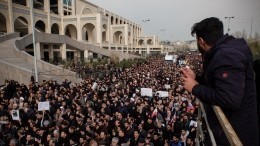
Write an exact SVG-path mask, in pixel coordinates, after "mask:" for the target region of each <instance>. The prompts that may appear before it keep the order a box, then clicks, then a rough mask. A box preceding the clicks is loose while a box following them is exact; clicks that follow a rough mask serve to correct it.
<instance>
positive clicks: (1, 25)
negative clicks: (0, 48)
mask: <svg viewBox="0 0 260 146" xmlns="http://www.w3.org/2000/svg"><path fill="white" fill-rule="evenodd" d="M5 33H7V28H6V18H5V16H4V15H3V14H1V13H0V35H3V34H5Z"/></svg>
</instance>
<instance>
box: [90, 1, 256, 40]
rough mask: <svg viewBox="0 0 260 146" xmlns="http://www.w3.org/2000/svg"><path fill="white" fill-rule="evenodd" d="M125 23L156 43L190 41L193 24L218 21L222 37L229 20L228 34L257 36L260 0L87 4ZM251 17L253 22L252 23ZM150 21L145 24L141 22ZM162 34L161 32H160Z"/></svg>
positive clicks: (97, 2)
mask: <svg viewBox="0 0 260 146" xmlns="http://www.w3.org/2000/svg"><path fill="white" fill-rule="evenodd" d="M87 1H89V2H91V3H93V4H96V5H98V6H100V7H102V8H104V9H106V10H109V11H111V12H113V13H116V14H118V15H119V16H122V17H123V18H126V19H129V20H131V21H133V22H135V23H137V24H139V25H141V26H142V28H143V30H144V31H143V33H144V35H153V34H154V35H158V36H159V38H160V40H169V41H173V40H174V41H175V40H193V39H195V38H194V37H192V36H191V35H190V30H191V27H192V25H193V24H194V23H196V22H199V21H201V20H202V19H204V18H207V17H218V18H219V19H221V20H222V21H223V23H224V28H225V33H226V32H227V29H228V19H225V17H231V16H234V18H233V19H230V23H229V27H230V31H229V33H230V34H233V33H234V32H237V31H240V32H242V31H243V30H245V31H246V32H247V35H248V36H249V34H250V32H251V22H252V36H254V35H255V32H258V33H260V0H87ZM252 17H253V21H252ZM147 19H150V21H149V22H143V21H142V20H147ZM164 29H165V31H161V30H164Z"/></svg>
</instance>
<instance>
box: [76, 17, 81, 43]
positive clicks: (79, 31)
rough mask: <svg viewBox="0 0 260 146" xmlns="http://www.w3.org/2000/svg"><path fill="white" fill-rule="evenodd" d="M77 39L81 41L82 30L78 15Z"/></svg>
mask: <svg viewBox="0 0 260 146" xmlns="http://www.w3.org/2000/svg"><path fill="white" fill-rule="evenodd" d="M77 35H78V36H77V38H78V41H82V28H81V20H80V15H78V16H77Z"/></svg>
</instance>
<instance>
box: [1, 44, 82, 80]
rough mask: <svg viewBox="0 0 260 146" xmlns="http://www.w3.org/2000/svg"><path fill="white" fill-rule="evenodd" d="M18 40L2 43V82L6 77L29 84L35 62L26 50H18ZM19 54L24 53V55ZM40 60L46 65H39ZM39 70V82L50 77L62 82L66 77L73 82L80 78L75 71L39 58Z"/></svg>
mask: <svg viewBox="0 0 260 146" xmlns="http://www.w3.org/2000/svg"><path fill="white" fill-rule="evenodd" d="M16 40H17V39H11V40H7V41H4V42H2V43H0V83H1V84H3V82H4V80H5V79H12V80H16V81H18V82H21V83H25V84H27V85H28V84H29V82H30V77H31V76H32V75H34V63H33V61H28V60H33V59H34V58H33V56H31V55H29V54H27V53H26V52H24V51H19V50H17V49H16V48H15V41H16ZM17 54H23V55H22V56H23V57H20V55H17ZM24 56H25V57H26V58H24ZM38 62H41V63H43V64H44V65H38ZM48 68H49V69H48ZM37 70H38V77H39V82H42V81H43V80H50V79H52V80H56V81H58V82H62V81H64V79H65V78H67V79H69V80H71V81H73V82H78V81H79V80H80V79H77V78H76V74H75V72H72V71H69V70H65V69H63V68H61V67H58V66H54V65H52V64H49V63H47V62H44V61H42V60H37Z"/></svg>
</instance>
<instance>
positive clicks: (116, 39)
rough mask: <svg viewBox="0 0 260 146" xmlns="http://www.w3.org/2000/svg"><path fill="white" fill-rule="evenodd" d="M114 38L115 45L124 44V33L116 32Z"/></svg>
mask: <svg viewBox="0 0 260 146" xmlns="http://www.w3.org/2000/svg"><path fill="white" fill-rule="evenodd" d="M113 36H114V38H113V40H114V43H116V44H122V43H123V32H122V31H116V32H115V33H114V35H113Z"/></svg>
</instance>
